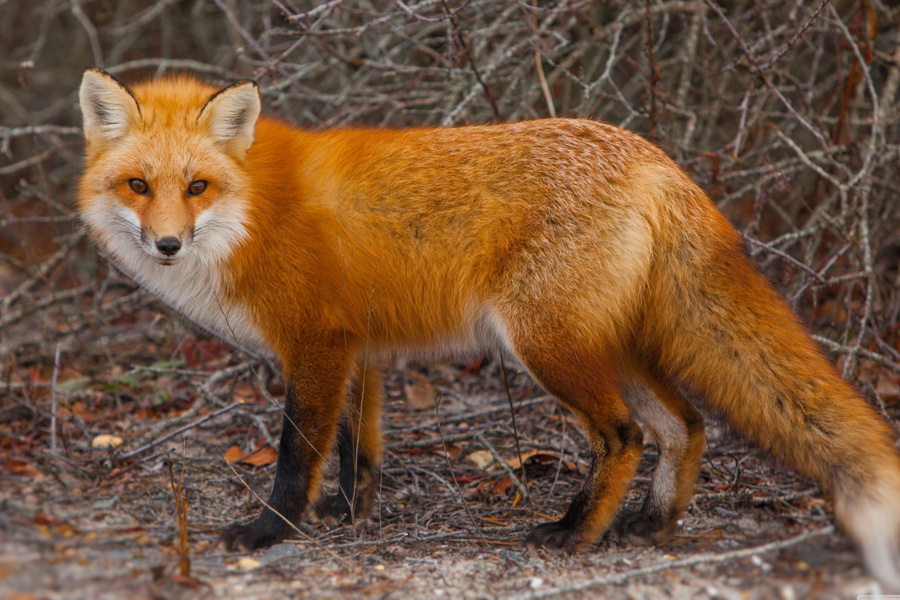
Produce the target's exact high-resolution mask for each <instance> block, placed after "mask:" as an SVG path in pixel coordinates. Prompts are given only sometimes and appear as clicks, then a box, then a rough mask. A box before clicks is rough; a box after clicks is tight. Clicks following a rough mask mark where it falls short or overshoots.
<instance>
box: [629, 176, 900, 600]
mask: <svg viewBox="0 0 900 600" xmlns="http://www.w3.org/2000/svg"><path fill="white" fill-rule="evenodd" d="M680 187H681V189H682V190H683V191H682V193H681V194H679V195H677V196H676V197H670V198H668V199H667V200H666V202H667V204H666V206H665V208H664V210H665V211H667V212H668V213H669V214H668V217H664V218H669V219H675V220H678V221H679V222H678V223H677V224H671V223H670V224H668V225H673V226H662V227H660V230H661V231H664V232H668V233H660V236H659V237H660V239H661V242H660V247H659V248H658V251H657V252H656V253H655V258H654V261H655V264H654V267H653V271H652V275H651V281H650V287H649V290H648V292H649V301H648V302H647V304H646V307H645V311H646V312H645V315H644V316H645V318H644V319H642V323H643V325H642V326H641V327H642V329H641V331H640V332H639V333H638V338H639V342H638V343H639V344H641V347H642V349H641V352H642V354H643V356H644V360H645V361H646V362H647V364H648V366H649V367H650V368H651V369H652V370H653V371H655V372H656V373H658V374H659V375H660V376H661V378H663V379H665V380H667V382H668V384H669V385H673V386H681V387H682V388H683V389H685V390H687V391H690V392H691V393H692V394H693V395H694V396H696V397H697V398H699V399H700V400H701V402H702V403H704V404H705V405H706V406H708V407H709V408H711V409H712V410H713V411H714V412H717V413H719V414H721V415H723V416H724V417H725V418H726V420H727V421H728V422H729V424H730V425H731V426H732V427H733V428H734V429H736V430H738V431H739V432H741V433H743V434H745V435H746V436H747V437H749V438H750V439H751V440H752V441H753V442H755V443H757V444H758V445H759V446H761V447H762V448H764V449H767V450H769V451H771V452H772V453H774V454H775V455H776V456H777V457H778V458H780V459H781V460H783V461H784V462H785V463H787V464H788V465H790V466H792V467H794V468H796V469H797V470H798V471H801V472H802V473H804V474H806V475H809V476H812V477H814V478H816V479H817V480H818V481H819V482H820V483H821V485H822V486H823V487H824V488H825V489H826V490H828V491H830V492H831V493H832V495H833V498H834V508H835V515H836V519H837V521H838V524H839V525H840V526H841V527H842V529H843V530H844V531H845V532H846V533H847V534H848V535H849V536H850V537H851V538H852V539H853V540H854V541H855V542H856V543H857V544H858V545H859V546H860V547H861V549H862V553H863V556H864V558H865V561H866V563H867V565H868V567H869V569H870V570H871V572H872V574H873V575H875V576H876V577H878V578H879V579H881V580H882V581H883V582H884V583H885V584H887V585H890V586H892V587H894V588H897V589H900V571H898V569H900V567H898V564H900V456H898V453H897V450H896V448H895V447H894V442H893V437H894V434H893V433H892V431H891V429H890V428H889V427H888V425H887V423H885V421H884V420H883V419H882V418H881V417H880V416H879V415H878V414H877V413H876V412H875V411H874V410H873V409H872V408H871V407H870V406H869V404H868V403H867V402H866V401H865V400H864V399H863V398H862V397H861V396H860V395H859V393H857V392H856V391H855V390H854V389H853V388H852V387H851V386H850V385H849V384H847V382H845V381H844V380H843V379H842V378H841V377H840V376H839V374H838V373H837V371H836V370H835V368H834V367H833V366H832V365H831V364H830V363H829V362H828V361H827V360H826V359H825V358H824V356H823V355H822V352H821V350H820V349H819V348H818V347H817V346H816V344H815V343H814V341H813V340H812V339H811V338H810V336H809V334H808V332H807V331H806V330H805V329H804V327H803V326H802V325H801V324H800V323H799V322H798V319H797V317H796V315H794V313H793V312H792V311H791V309H790V308H789V307H788V305H787V303H786V302H785V301H784V299H783V298H781V297H780V296H779V295H778V294H777V293H776V292H775V291H774V290H773V289H772V287H771V286H770V285H769V283H768V282H767V281H766V280H765V278H764V277H763V276H762V275H760V274H759V273H758V272H757V270H756V268H755V266H754V265H753V263H752V262H751V261H750V260H749V258H747V257H746V255H745V254H744V252H743V248H742V246H743V244H742V241H741V238H740V237H739V235H738V234H737V232H735V231H734V229H733V228H732V227H731V225H730V224H729V223H728V222H727V220H726V219H725V218H724V217H723V216H722V215H721V214H720V213H719V212H718V211H716V210H715V209H714V208H713V206H712V204H711V203H710V202H709V200H708V199H707V198H706V197H705V195H703V194H702V192H700V190H699V189H697V188H695V187H694V186H693V184H687V183H686V184H685V185H684V186H680ZM681 207H685V208H689V210H680V209H681ZM676 225H677V226H676Z"/></svg>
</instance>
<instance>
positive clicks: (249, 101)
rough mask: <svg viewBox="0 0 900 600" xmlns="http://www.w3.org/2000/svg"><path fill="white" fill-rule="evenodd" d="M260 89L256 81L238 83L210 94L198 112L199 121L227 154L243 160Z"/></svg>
mask: <svg viewBox="0 0 900 600" xmlns="http://www.w3.org/2000/svg"><path fill="white" fill-rule="evenodd" d="M259 111H260V102H259V88H257V86H256V82H255V81H250V80H245V81H238V82H237V83H233V84H231V85H229V86H228V87H227V88H225V89H224V90H221V91H220V92H217V93H216V94H213V96H212V97H211V98H210V99H209V100H207V101H206V104H204V105H203V108H201V109H200V116H199V117H198V122H199V123H200V124H201V125H204V126H206V127H207V128H208V129H209V133H210V135H212V137H213V138H214V139H215V140H216V141H218V142H219V143H220V144H223V145H224V146H225V147H226V148H227V150H228V151H229V152H231V153H232V154H234V155H235V156H237V157H238V158H243V157H244V154H246V152H247V150H248V149H249V148H250V146H251V145H252V144H253V134H254V132H255V131H256V120H257V119H258V118H259Z"/></svg>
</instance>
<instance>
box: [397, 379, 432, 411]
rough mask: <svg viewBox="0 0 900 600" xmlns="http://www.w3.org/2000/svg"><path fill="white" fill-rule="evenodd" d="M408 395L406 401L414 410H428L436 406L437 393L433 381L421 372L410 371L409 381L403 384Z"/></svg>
mask: <svg viewBox="0 0 900 600" xmlns="http://www.w3.org/2000/svg"><path fill="white" fill-rule="evenodd" d="M403 392H404V393H405V395H406V403H407V404H409V407H410V408H412V409H413V410H428V409H431V408H434V404H435V400H436V399H437V393H436V392H435V391H434V387H433V386H432V385H431V382H430V381H428V379H427V378H426V377H425V376H424V375H422V374H420V373H410V374H409V381H408V382H407V383H406V385H404V386H403Z"/></svg>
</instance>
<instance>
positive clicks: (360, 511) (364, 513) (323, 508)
mask: <svg viewBox="0 0 900 600" xmlns="http://www.w3.org/2000/svg"><path fill="white" fill-rule="evenodd" d="M369 505H370V503H369V502H367V501H366V500H365V499H364V498H362V497H358V498H356V506H355V507H354V508H353V510H351V509H350V502H349V501H348V499H347V496H345V495H344V494H343V493H342V492H339V493H337V494H334V495H331V496H323V497H322V498H320V499H319V501H318V502H316V504H315V506H313V512H314V513H315V514H316V516H317V517H318V518H319V519H321V520H323V521H326V522H327V521H333V522H337V523H350V522H351V521H361V520H363V519H365V518H367V517H368V516H369V510H368V507H369Z"/></svg>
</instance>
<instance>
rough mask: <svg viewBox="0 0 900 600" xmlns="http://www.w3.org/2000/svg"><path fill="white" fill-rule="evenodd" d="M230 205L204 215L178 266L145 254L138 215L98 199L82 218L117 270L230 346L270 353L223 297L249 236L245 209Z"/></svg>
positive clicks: (242, 312) (244, 315)
mask: <svg viewBox="0 0 900 600" xmlns="http://www.w3.org/2000/svg"><path fill="white" fill-rule="evenodd" d="M230 204H231V206H229V207H227V208H226V207H222V206H223V203H222V202H220V203H217V204H216V205H215V206H213V207H211V208H209V209H207V210H206V211H204V212H203V213H201V214H200V216H199V217H198V218H197V221H196V224H195V226H194V239H193V241H192V242H191V243H189V244H187V245H186V246H185V248H184V249H183V250H182V251H181V252H180V253H179V256H178V257H176V260H175V261H174V262H169V261H166V260H165V257H164V256H163V255H161V254H158V253H155V248H152V249H145V247H144V246H143V245H142V243H141V226H140V220H139V218H138V216H137V214H135V212H134V211H132V210H131V209H129V208H126V207H124V206H122V205H121V204H118V203H117V202H110V201H106V200H105V199H104V198H95V199H94V200H93V201H92V202H91V207H92V208H89V209H88V210H86V211H84V212H83V213H82V219H84V221H85V223H87V225H88V226H89V227H90V228H91V229H92V230H94V231H95V232H97V233H99V234H100V240H101V242H102V244H103V245H104V247H105V250H106V251H107V252H108V253H109V255H110V258H111V259H112V261H113V262H114V263H115V264H116V266H118V267H119V268H120V269H122V271H124V272H125V273H126V274H127V275H129V276H130V277H132V278H133V279H134V280H135V281H136V282H137V283H138V284H139V285H140V286H141V287H143V288H145V289H147V290H148V291H150V292H151V293H153V294H154V295H156V296H158V297H159V298H160V299H161V300H162V301H163V302H165V303H166V304H167V305H168V306H170V307H171V308H173V309H174V310H176V311H178V312H179V313H181V314H182V315H184V316H185V317H187V318H188V319H190V320H191V321H193V322H194V323H196V324H197V325H199V326H200V327H203V328H204V329H206V330H207V331H209V332H211V333H213V334H215V335H217V336H219V337H220V338H222V339H223V340H225V341H226V342H229V343H232V344H235V345H237V346H239V347H242V348H246V349H247V350H250V351H253V352H268V351H269V347H268V344H267V343H266V342H265V340H264V338H263V337H262V334H261V333H260V331H259V329H258V328H257V327H256V325H255V323H254V322H253V320H252V318H251V316H250V313H249V311H248V310H247V309H246V308H244V307H243V306H239V305H237V304H234V303H228V302H227V301H226V300H225V295H224V293H223V292H224V290H225V289H226V286H227V285H228V284H229V282H228V278H227V273H226V269H227V259H228V258H229V257H230V256H231V253H232V251H233V250H234V248H235V247H236V246H237V245H238V244H239V243H240V242H241V241H242V240H244V239H245V238H246V237H247V235H248V233H247V230H246V228H245V227H244V225H243V217H244V215H243V210H240V209H237V210H235V208H234V206H235V205H237V203H230Z"/></svg>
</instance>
